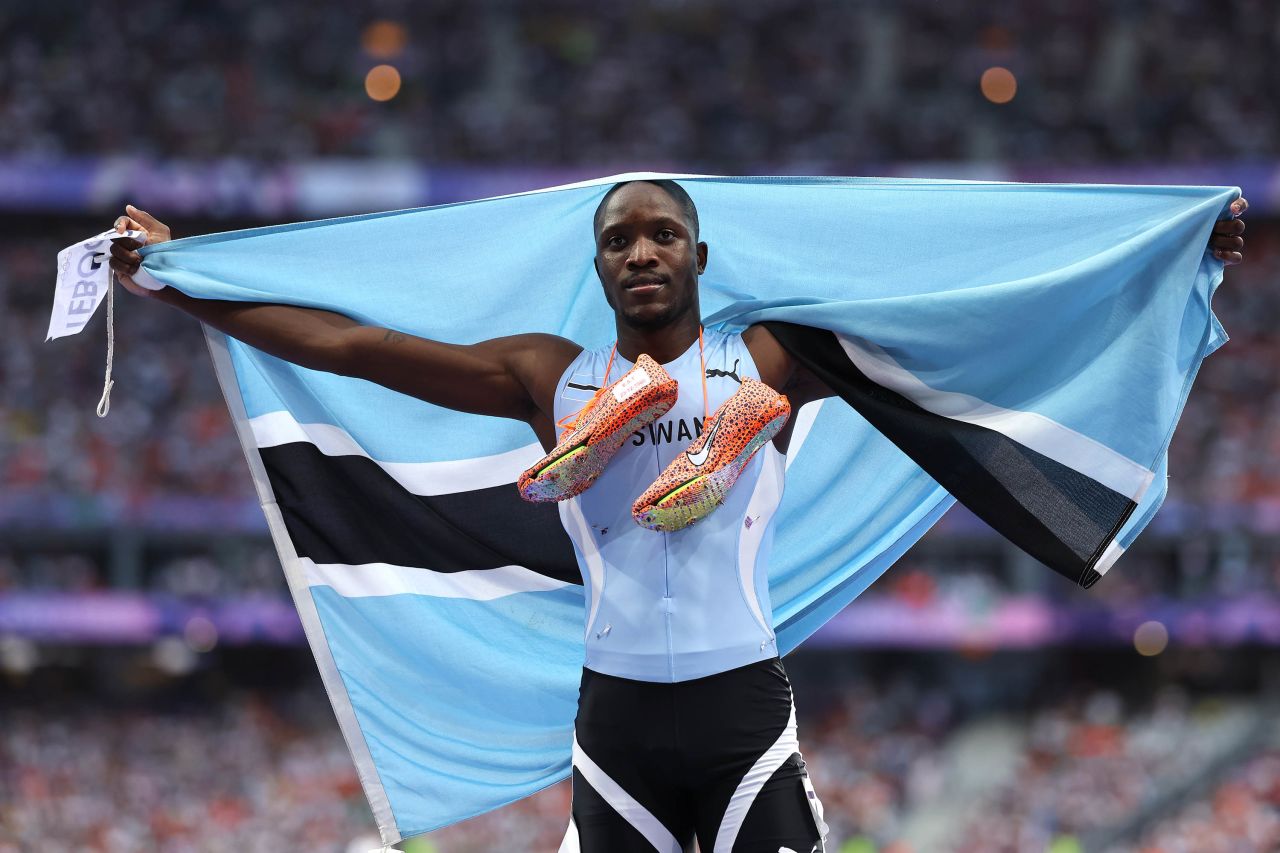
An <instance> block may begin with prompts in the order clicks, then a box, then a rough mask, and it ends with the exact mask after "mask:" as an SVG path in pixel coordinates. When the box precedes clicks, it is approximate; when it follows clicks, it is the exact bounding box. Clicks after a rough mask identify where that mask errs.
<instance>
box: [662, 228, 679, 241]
mask: <svg viewBox="0 0 1280 853" xmlns="http://www.w3.org/2000/svg"><path fill="white" fill-rule="evenodd" d="M675 238H676V232H674V231H672V230H671V229H670V228H663V229H662V230H661V231H659V232H658V239H659V240H674V239H675Z"/></svg>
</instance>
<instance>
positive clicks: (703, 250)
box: [698, 243, 707, 275]
mask: <svg viewBox="0 0 1280 853" xmlns="http://www.w3.org/2000/svg"><path fill="white" fill-rule="evenodd" d="M706 271H707V244H706V243H699V244H698V275H702V274H703V273H704V272H706Z"/></svg>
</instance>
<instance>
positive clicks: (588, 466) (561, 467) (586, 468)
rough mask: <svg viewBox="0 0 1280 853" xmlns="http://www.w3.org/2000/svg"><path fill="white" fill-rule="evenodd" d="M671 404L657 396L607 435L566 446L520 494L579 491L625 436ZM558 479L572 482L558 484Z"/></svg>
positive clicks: (555, 495) (541, 499)
mask: <svg viewBox="0 0 1280 853" xmlns="http://www.w3.org/2000/svg"><path fill="white" fill-rule="evenodd" d="M674 404H675V401H674V400H661V399H660V400H656V401H654V403H653V404H651V405H649V406H646V407H645V408H643V409H640V410H639V411H637V412H636V414H635V415H633V416H632V418H631V420H629V421H627V422H626V423H625V424H623V425H622V426H621V427H619V428H618V429H617V430H615V431H613V432H611V433H610V434H609V435H607V436H605V437H603V438H601V439H598V440H594V439H595V436H594V434H593V435H591V436H589V437H588V438H587V439H586V441H585V442H584V443H582V444H578V445H576V446H574V447H571V448H569V449H568V450H566V451H565V452H564V453H562V454H560V455H559V456H557V457H556V458H555V459H552V460H550V461H549V462H547V463H546V464H545V465H543V466H542V467H541V468H539V469H538V470H537V472H536V473H535V474H534V475H533V477H532V478H531V479H530V482H529V485H528V487H527V488H526V489H524V490H522V491H521V495H522V496H523V497H524V499H525V500H528V501H534V502H537V503H548V502H553V501H562V500H568V499H569V498H572V497H576V496H577V495H580V494H582V493H583V492H584V491H586V490H587V489H588V488H590V486H591V484H592V483H594V482H595V481H596V479H597V478H599V476H600V474H601V473H602V472H603V471H604V468H605V466H606V465H608V464H609V460H610V459H612V458H613V456H614V454H615V453H617V452H618V449H619V448H621V447H622V445H623V444H624V443H625V442H626V440H627V436H629V435H631V434H632V433H634V432H635V431H636V430H638V429H640V428H641V427H642V426H644V425H645V424H647V423H651V422H652V421H655V420H657V419H658V418H660V417H662V416H663V415H665V414H666V413H667V412H668V411H670V410H671V407H672V406H673V405H674ZM561 483H568V484H571V485H569V486H568V487H565V488H561ZM538 487H542V488H538ZM535 489H537V490H536V491H535Z"/></svg>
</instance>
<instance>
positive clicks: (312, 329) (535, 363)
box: [111, 206, 581, 441]
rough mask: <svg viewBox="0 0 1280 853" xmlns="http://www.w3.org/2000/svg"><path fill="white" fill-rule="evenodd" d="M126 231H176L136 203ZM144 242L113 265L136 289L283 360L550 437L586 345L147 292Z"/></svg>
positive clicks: (158, 236)
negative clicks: (471, 340)
mask: <svg viewBox="0 0 1280 853" xmlns="http://www.w3.org/2000/svg"><path fill="white" fill-rule="evenodd" d="M127 210H128V215H126V216H122V217H120V218H119V219H117V220H116V228H117V230H120V231H123V230H124V229H126V228H138V229H141V230H143V231H146V232H147V235H148V240H147V242H148V244H151V245H154V244H155V243H160V242H164V241H166V240H168V239H170V232H169V228H168V226H166V225H165V224H164V223H162V222H160V221H159V220H157V219H156V218H155V217H153V216H151V215H150V214H148V213H146V212H145V211H142V210H139V209H137V208H135V207H132V206H130V207H129V208H128V209H127ZM139 245H140V244H137V243H134V242H131V241H124V240H120V241H116V242H115V243H114V244H113V246H112V250H111V254H112V258H111V268H112V270H114V271H115V273H116V276H117V278H118V279H119V281H120V283H121V284H122V285H124V287H125V288H126V289H128V290H129V291H130V292H131V293H134V294H137V295H139V296H144V297H148V298H151V299H155V300H158V301H160V302H163V303H165V304H167V305H172V306H173V307H175V308H178V309H180V310H182V311H184V312H186V313H187V314H190V315H191V316H193V317H195V318H196V319H198V320H200V321H201V322H204V323H207V324H209V325H210V326H213V327H214V328H215V329H218V330H219V331H221V332H224V333H226V334H227V335H230V336H231V337H233V338H236V339H237V340H240V341H243V342H245V343H246V344H248V345H249V346H252V347H254V348H256V349H260V350H262V351H263V352H266V353H270V354H271V355H274V356H276V357H278V358H282V359H284V360H286V361H290V362H293V363H294V364H299V365H302V366H303V367H309V368H312V369H315V370H324V371H327V372H330V373H338V374H341V375H344V376H354V377H358V378H360V379H367V380H369V381H371V382H376V383H378V384H379V385H383V386H385V387H387V388H390V389H392V390H394V391H400V392H402V393H404V394H409V395H410V396H413V397H417V398H419V399H422V400H426V401H427V402H430V403H434V404H436V405H438V406H444V407H446V408H450V409H457V410H459V411H463V412H471V413H473V414H479V415H493V416H497V417H504V418H514V419H516V420H522V421H526V422H528V423H529V424H530V425H532V426H533V427H534V429H535V431H536V432H537V433H538V435H539V438H543V439H544V441H545V440H546V436H544V435H543V433H544V432H545V433H546V434H547V436H550V435H551V434H552V430H551V428H550V425H551V422H552V420H553V418H552V417H551V411H552V401H553V397H554V394H555V386H556V382H557V381H558V380H559V378H560V375H561V373H563V372H564V369H565V368H566V367H568V365H569V363H570V362H572V361H573V359H574V358H575V357H576V356H577V354H578V353H579V352H580V351H581V348H580V347H578V346H577V345H576V344H573V343H571V342H570V341H567V340H565V339H563V338H558V337H555V336H554V335H537V334H528V335H513V336H511V337H506V338H495V339H493V340H489V341H482V342H480V343H477V344H467V345H464V344H447V343H441V342H439V341H431V340H427V339H425V338H419V337H415V336H413V335H409V334H406V333H404V332H398V331H395V330H393V329H385V328H377V327H373V326H365V325H362V324H360V323H358V322H356V321H355V320H353V319H351V318H350V317H347V316H345V315H343V314H338V313H335V312H332V311H323V310H320V309H315V308H302V307H298V306H293V305H275V304H263V303H253V302H229V301H222V300H213V299H195V298H193V297H190V296H187V295H186V294H185V293H182V292H181V291H178V290H175V289H174V288H172V287H166V288H164V289H162V290H154V291H153V290H146V289H145V288H142V287H140V286H139V285H137V284H136V283H135V282H134V281H133V279H132V275H133V274H134V273H136V272H137V271H138V266H139V264H140V263H141V262H142V258H141V256H140V255H139V254H138V252H137V248H138V247H139Z"/></svg>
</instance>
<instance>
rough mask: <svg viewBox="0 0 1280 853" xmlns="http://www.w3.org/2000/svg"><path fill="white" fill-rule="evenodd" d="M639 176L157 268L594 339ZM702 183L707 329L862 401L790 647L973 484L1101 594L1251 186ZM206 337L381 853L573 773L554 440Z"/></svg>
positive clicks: (598, 339) (569, 575)
mask: <svg viewBox="0 0 1280 853" xmlns="http://www.w3.org/2000/svg"><path fill="white" fill-rule="evenodd" d="M623 177H628V178H634V177H644V176H634V175H633V176H619V177H618V178H606V179H602V180H599V181H592V182H588V183H585V184H576V185H571V186H566V187H557V188H554V189H550V190H544V191H539V192H534V193H525V194H520V195H514V196H506V197H502V198H496V199H487V200H484V201H477V202H469V203H464V204H454V205H445V206H441V207H433V208H423V209H419V210H409V211H400V212H394V213H385V214H375V215H368V216H356V217H350V218H346V219H335V220H329V221H324V222H309V223H300V224H297V225H285V226H279V227H271V228H258V229H252V230H248V231H239V232H233V233H227V234H214V235H210V236H204V237H193V238H188V239H184V240H176V241H173V242H171V243H165V244H161V245H158V246H155V247H152V248H149V249H144V250H143V254H144V255H145V259H144V263H143V267H144V268H145V270H146V271H147V272H149V273H150V274H151V275H152V276H153V277H154V278H156V279H157V280H159V281H160V282H163V283H165V284H167V285H170V286H173V287H176V288H178V289H180V290H182V291H184V292H186V293H188V294H190V295H192V296H196V297H200V298H209V299H230V300H243V301H268V302H282V303H290V304H298V305H309V306H316V307H320V308H326V309H330V310H335V311H340V312H342V313H344V314H347V315H349V316H351V317H354V318H356V319H358V320H360V321H363V322H367V323H372V324H377V325H380V326H386V327H389V328H393V329H398V330H401V331H404V332H409V333H412V334H415V335H422V336H425V337H429V338H435V339H440V340H445V341H451V342H459V343H468V342H475V341H479V340H483V339H488V338H493V337H498V336H501V335H508V334H513V333H517V332H549V333H553V334H557V335H561V336H564V337H566V338H569V339H571V340H574V341H576V342H578V343H580V344H582V345H583V346H586V347H596V346H601V345H604V344H607V343H609V342H610V341H611V340H612V338H613V335H614V330H613V317H612V314H611V311H610V309H609V308H608V306H607V304H606V303H605V300H604V298H603V296H602V294H601V291H600V284H599V282H598V280H597V278H596V274H595V271H594V268H593V264H592V259H593V252H594V246H593V238H592V222H591V219H592V214H593V213H594V211H595V208H596V205H597V204H598V203H599V201H600V199H601V198H602V196H603V195H604V193H605V191H606V190H607V189H608V187H609V186H610V185H612V184H613V183H614V182H615V181H616V180H619V179H622V178H623ZM649 177H680V176H669V175H652V176H649ZM681 182H682V183H683V185H684V186H685V187H686V189H688V190H689V192H690V194H691V195H692V197H693V199H694V201H695V202H696V203H697V205H698V209H699V212H700V217H701V222H702V238H703V239H704V240H706V241H707V243H708V244H709V245H710V263H709V265H708V268H707V272H706V274H705V276H704V277H703V279H702V306H703V309H704V312H705V314H706V316H707V323H708V325H710V326H719V327H723V328H726V329H740V328H743V327H745V326H747V325H749V324H751V323H757V322H765V323H769V324H771V326H770V327H771V329H772V330H773V331H774V333H775V335H777V336H778V337H779V339H780V340H781V341H782V342H783V343H784V345H786V346H787V347H788V348H789V349H790V350H791V351H792V352H793V353H794V354H795V355H796V356H797V357H798V358H800V359H801V360H802V361H804V362H805V363H806V364H807V365H809V366H810V367H811V369H813V370H815V371H816V372H817V373H818V374H819V375H820V376H822V377H823V378H824V379H825V380H826V381H827V382H828V384H829V385H830V386H831V387H832V388H833V389H834V390H835V391H836V392H837V393H838V394H839V398H837V399H830V400H827V401H824V402H821V403H815V404H811V405H809V406H806V407H805V408H804V409H803V410H801V411H800V412H799V413H798V414H797V415H796V418H797V424H796V430H795V434H794V436H793V439H792V445H791V446H792V449H791V452H790V454H789V458H788V460H787V464H788V473H787V488H786V493H785V497H784V499H783V503H782V506H781V509H780V515H779V521H778V534H777V538H776V543H775V548H774V558H773V561H772V564H771V570H770V583H771V595H772V599H773V613H774V618H775V621H776V623H777V632H778V638H779V643H780V649H781V650H782V651H784V652H786V651H789V650H791V649H793V648H795V647H796V646H797V645H798V644H799V643H800V642H801V641H803V640H804V639H805V637H807V636H808V635H809V634H811V633H812V632H813V631H814V630H816V629H817V628H818V627H819V626H820V625H821V624H822V623H823V622H825V621H826V620H827V619H829V618H830V617H831V616H832V615H834V614H835V613H836V612H837V611H839V610H840V608H842V607H844V605H846V604H847V603H848V602H849V601H851V600H852V599H853V598H854V597H856V596H857V595H858V594H859V593H860V592H861V591H862V590H863V589H865V588H866V587H867V585H869V584H870V583H871V582H872V581H873V580H874V579H875V578H877V577H879V576H880V575H881V574H882V573H883V572H884V571H885V570H886V569H887V568H888V567H889V566H890V565H891V564H892V563H893V562H894V560H896V559H897V558H898V557H899V556H900V555H901V554H902V553H903V551H904V550H905V549H906V548H907V547H909V546H910V545H911V544H912V543H913V542H915V541H916V540H917V539H918V538H919V537H920V536H921V535H922V534H923V533H924V532H925V531H926V530H927V529H928V528H929V527H930V526H931V525H932V524H933V523H934V522H935V521H937V519H938V518H939V517H940V516H941V515H942V514H943V513H944V512H945V511H946V510H947V508H948V507H950V506H951V504H952V503H953V501H954V500H956V499H957V498H958V499H960V500H961V501H963V502H964V503H965V504H966V505H968V506H969V507H970V508H971V509H973V511H974V512H976V513H977V514H979V515H980V516H981V517H983V518H984V519H986V520H987V521H988V522H989V523H991V524H992V525H993V526H994V527H996V529H997V530H1000V531H1001V532H1002V533H1003V534H1004V535H1006V536H1008V537H1009V538H1010V539H1011V540H1013V541H1014V542H1016V543H1017V544H1019V545H1020V546H1021V547H1023V548H1025V549H1026V550H1027V551H1028V552H1029V553H1031V554H1033V555H1034V556H1036V557H1038V558H1039V559H1041V560H1042V561H1043V562H1045V563H1046V564H1047V565H1049V566H1050V567H1052V568H1053V569H1055V570H1056V571H1058V572H1060V573H1062V574H1064V575H1066V576H1067V577H1069V578H1071V579H1072V580H1074V581H1077V582H1079V583H1081V584H1084V585H1088V584H1091V583H1093V582H1094V581H1096V580H1097V579H1098V577H1100V576H1101V575H1102V574H1104V573H1105V572H1106V571H1107V570H1108V569H1109V568H1111V566H1112V565H1114V563H1115V561H1116V559H1117V558H1118V557H1119V556H1120V555H1121V554H1122V553H1123V551H1124V549H1125V548H1126V547H1127V546H1128V545H1129V543H1130V542H1132V540H1133V538H1134V536H1136V535H1137V533H1138V532H1139V531H1140V530H1141V529H1142V527H1143V526H1144V525H1145V524H1146V523H1147V521H1149V520H1150V518H1151V516H1152V514H1153V513H1154V512H1155V510H1156V508H1157V507H1158V506H1159V504H1160V501H1161V499H1162V498H1163V495H1164V489H1165V484H1164V463H1165V453H1166V448H1167V445H1168V441H1169V438H1170V434H1171V432H1172V429H1173V426H1174V424H1175V423H1176V422H1177V419H1178V416H1179V414H1180V412H1181V409H1182V406H1183V403H1184V401H1185V399H1186V395H1187V392H1188V390H1189V388H1190V385H1191V381H1192V379H1193V378H1194V376H1195V373H1196V370H1197V368H1198V366H1199V364H1200V361H1201V359H1203V358H1204V357H1205V356H1206V355H1207V354H1208V353H1209V352H1211V351H1212V350H1213V349H1214V348H1216V347H1217V346H1218V345H1219V344H1221V343H1222V342H1223V341H1224V340H1225V335H1224V334H1223V332H1222V330H1221V328H1220V327H1219V326H1218V324H1217V322H1216V320H1215V319H1214V317H1213V315H1212V313H1211V312H1210V308H1209V302H1210V298H1211V296H1212V294H1213V291H1214V289H1215V287H1216V286H1217V284H1218V282H1219V281H1220V280H1221V277H1222V265H1221V263H1220V262H1218V261H1216V260H1214V259H1213V258H1212V257H1211V256H1210V255H1208V254H1207V252H1206V248H1207V244H1208V240H1209V235H1210V230H1211V228H1212V226H1213V223H1214V221H1215V220H1216V219H1219V218H1222V217H1224V216H1226V215H1227V214H1226V210H1227V207H1228V205H1229V204H1230V202H1231V201H1232V200H1233V199H1235V198H1236V197H1237V196H1238V195H1239V192H1238V190H1235V189H1229V188H1221V187H1120V186H1061V185H1021V184H999V183H967V182H952V181H924V180H874V179H854V178H702V177H686V178H681ZM209 343H210V347H211V350H212V352H213V356H214V361H215V363H216V366H217V370H218V375H219V378H220V380H221V382H222V388H223V391H224V393H225V395H226V398H227V402H228V405H229V406H230V409H231V412H232V414H233V416H234V419H235V422H236V425H237V429H238V430H239V432H240V436H241V439H242V441H243V443H244V447H245V452H246V455H247V457H248V459H249V463H250V467H251V469H252V471H253V474H254V479H255V482H256V484H257V488H258V493H259V496H260V498H261V500H262V505H263V509H264V511H265V513H266V516H267V519H268V522H269V524H270V527H271V531H272V534H273V536H274V538H275V542H276V545H277V547H278V549H279V552H280V558H281V561H282V563H283V565H284V569H285V573H286V575H287V577H288V580H289V585H290V589H291V591H292V593H293V596H294V600H295V602H296V603H297V607H298V610H299V613H300V614H301V617H302V621H303V624H304V626H305V628H306V631H307V636H308V638H309V640H310V643H311V647H312V650H313V651H314V653H315V656H316V660H317V663H318V664H319V668H320V672H321V675H322V676H323V678H324V682H325V685H326V687H327V689H328V692H329V696H330V698H331V700H332V702H333V706H334V709H335V711H336V713H337V716H338V720H339V722H340V724H341V727H342V731H343V733H344V735H345V737H346V739H347V743H348V745H349V746H350V748H351V752H352V755H353V757H354V759H355V763H356V766H357V768H358V771H359V774H360V778H361V781H362V783H363V785H364V790H365V793H366V794H367V796H368V798H369V802H370V804H371V806H372V808H373V812H374V815H375V817H376V819H377V822H378V826H379V828H380V830H381V832H382V836H383V839H384V841H385V842H387V843H392V842H395V841H397V840H399V839H401V838H405V837H408V836H411V835H415V834H418V833H422V832H426V831H429V830H432V829H435V828H437V827H440V826H444V825H446V824H448V823H452V822H454V821H458V820H462V819H464V818H467V817H471V816H473V815H477V814H480V813H482V812H485V811H488V810H490V809H493V808H495V807H497V806H500V805H502V804H504V803H508V802H511V801H513V800H515V799H518V798H520V797H524V796H526V795H528V794H530V793H533V792H534V791H536V790H538V789H540V788H542V787H545V786H547V785H550V784H552V783H554V782H556V781H558V780H560V779H563V778H565V776H566V775H567V774H568V771H569V760H570V744H571V736H572V720H573V716H574V713H575V706H576V685H577V682H578V678H579V675H580V668H581V664H582V658H583V647H582V631H583V618H584V614H583V596H582V586H581V581H580V579H579V578H578V576H577V570H576V568H575V566H574V564H573V558H572V550H571V548H570V546H569V543H568V540H567V538H566V537H565V536H564V534H563V532H562V531H561V530H560V528H559V522H558V515H557V513H556V512H555V510H554V509H552V508H549V507H547V506H545V505H533V504H525V503H523V502H521V501H520V500H519V498H518V496H517V494H516V489H515V487H514V485H513V483H514V481H515V478H516V476H517V475H518V473H519V472H520V471H521V470H522V469H523V468H524V467H526V466H527V465H530V464H532V463H533V462H535V461H536V460H537V459H538V458H540V457H541V455H542V450H541V449H540V448H539V447H538V446H537V444H536V442H535V440H534V437H533V435H532V434H531V432H530V430H529V428H528V427H527V426H526V425H524V424H521V423H517V422H514V421H505V420H500V419H496V418H483V417H477V416H472V415H465V414H460V413H457V412H452V411H448V410H445V409H442V408H439V407H436V406H432V405H430V404H428V403H423V402H420V401H417V400H413V399H410V398H408V397H405V396H402V395H399V394H396V393H393V392H390V391H387V390H384V389H382V388H379V387H377V386H375V385H372V384H370V383H368V382H364V381H361V380H358V379H351V378H346V377H341V376H335V375H330V374H325V373H319V372H315V371H311V370H306V369H303V368H300V367H296V366H293V365H290V364H286V363H284V362H282V361H280V360H278V359H276V358H272V357H270V356H267V355H265V354H263V353H261V352H258V351H256V350H254V349H252V348H250V347H247V346H245V345H243V344H240V343H238V342H236V341H233V340H228V339H227V338H225V337H224V336H222V335H220V334H217V333H213V332H210V333H209ZM842 400H843V401H842ZM953 496H954V497H953ZM566 821H567V816H566Z"/></svg>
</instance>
